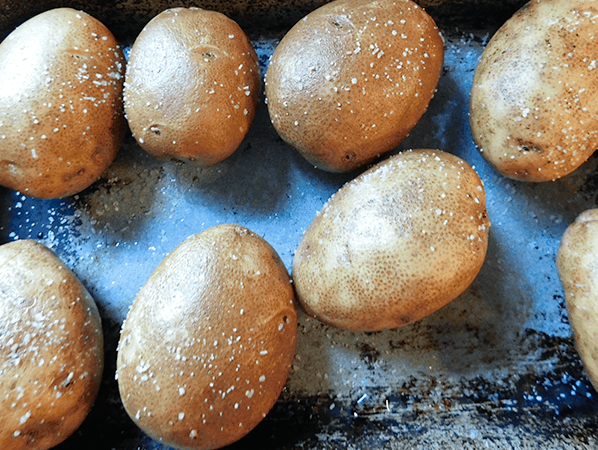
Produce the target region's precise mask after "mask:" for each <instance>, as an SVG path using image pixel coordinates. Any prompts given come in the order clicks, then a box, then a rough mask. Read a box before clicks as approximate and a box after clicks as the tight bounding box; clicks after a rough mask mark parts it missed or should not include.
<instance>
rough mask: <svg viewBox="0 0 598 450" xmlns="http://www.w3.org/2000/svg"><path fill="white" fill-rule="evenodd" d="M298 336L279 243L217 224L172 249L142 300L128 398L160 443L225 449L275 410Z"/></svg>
mask: <svg viewBox="0 0 598 450" xmlns="http://www.w3.org/2000/svg"><path fill="white" fill-rule="evenodd" d="M296 342H297V312H296V308H295V303H294V293H293V289H292V286H291V284H290V277H289V275H288V273H287V270H286V268H285V267H284V265H283V264H282V262H281V261H280V258H279V257H278V255H277V254H276V252H275V251H274V249H272V247H270V245H269V244H268V243H267V242H266V241H265V240H264V239H262V238H261V237H259V236H257V235H255V234H254V233H252V232H251V231H249V230H247V229H246V228H244V227H242V226H239V225H232V224H226V225H219V226H216V227H213V228H210V229H207V230H205V231H202V232H201V233H199V234H197V235H194V236H191V237H189V238H188V239H187V240H185V241H184V242H183V243H182V244H180V245H179V246H178V247H177V248H176V249H175V250H174V251H173V252H171V253H170V254H169V255H168V256H167V257H166V258H165V259H164V260H163V261H162V262H161V263H160V265H159V266H158V267H157V268H156V270H155V271H154V272H153V273H152V275H151V276H150V278H149V279H148V281H147V283H146V284H145V285H144V286H143V287H142V289H141V290H140V291H139V293H138V295H137V297H136V299H135V302H134V303H133V306H132V308H131V310H130V312H129V314H128V316H127V319H126V321H125V323H124V325H123V329H122V333H121V338H120V341H119V348H118V359H117V374H118V384H119V390H120V393H121V397H122V401H123V404H124V406H125V409H126V411H127V413H128V414H129V415H130V416H131V418H132V419H133V421H134V422H135V423H136V424H137V425H138V426H139V427H140V428H141V429H142V430H143V431H144V432H146V433H147V434H148V435H150V436H152V437H153V438H154V439H157V440H159V441H160V442H164V443H166V444H168V445H170V446H174V447H179V448H196V449H213V448H220V447H223V446H225V445H228V444H230V443H232V442H235V441H237V440H238V439H240V438H241V437H243V436H244V435H245V434H247V433H248V432H249V431H250V430H251V429H253V428H254V427H255V426H256V425H257V424H258V423H259V422H260V421H261V420H262V419H263V417H265V416H266V414H267V413H268V411H269V410H270V409H271V408H272V406H273V405H274V403H275V402H276V400H277V398H278V396H279V395H280V392H281V390H282V388H283V386H284V384H285V383H286V379H287V376H288V374H289V371H290V364H291V362H292V360H293V358H294V356H295V348H296Z"/></svg>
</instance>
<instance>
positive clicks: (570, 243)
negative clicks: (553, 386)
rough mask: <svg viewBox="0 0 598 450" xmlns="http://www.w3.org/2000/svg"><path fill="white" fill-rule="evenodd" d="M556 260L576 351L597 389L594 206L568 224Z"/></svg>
mask: <svg viewBox="0 0 598 450" xmlns="http://www.w3.org/2000/svg"><path fill="white" fill-rule="evenodd" d="M556 262H557V269H558V273H559V277H560V280H561V284H562V286H563V290H564V292H565V301H566V304H567V311H568V313H569V322H570V323H571V327H572V328H573V332H574V338H575V343H576V347H577V351H578V352H579V355H580V357H581V360H582V361H583V364H584V366H585V368H586V372H587V373H588V376H589V378H590V381H591V382H592V384H593V385H594V387H595V388H596V389H598V276H597V275H596V274H597V273H598V209H589V210H587V211H584V212H582V213H581V214H580V215H579V216H578V217H577V219H576V220H575V222H573V223H572V224H571V225H569V227H568V228H567V230H566V231H565V233H564V235H563V237H562V238H561V243H560V245H559V249H558V253H557V260H556Z"/></svg>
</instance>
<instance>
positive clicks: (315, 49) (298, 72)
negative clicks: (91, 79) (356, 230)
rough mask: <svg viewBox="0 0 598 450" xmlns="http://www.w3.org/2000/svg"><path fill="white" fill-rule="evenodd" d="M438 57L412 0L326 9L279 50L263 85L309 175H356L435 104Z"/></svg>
mask: <svg viewBox="0 0 598 450" xmlns="http://www.w3.org/2000/svg"><path fill="white" fill-rule="evenodd" d="M402 21H404V23H403V22H402ZM443 57H444V49H443V41H442V37H441V35H440V32H439V30H438V28H437V27H436V24H435V23H434V20H433V19H432V18H431V17H430V16H429V15H428V14H427V13H426V12H425V11H424V10H423V9H421V8H420V7H418V6H417V5H416V4H415V3H413V2H411V1H410V0H398V1H396V2H390V1H383V2H379V3H378V4H374V3H370V2H363V1H360V0H336V1H333V2H331V3H329V4H327V5H325V6H322V7H320V8H318V9H317V10H315V11H313V12H312V13H310V14H308V15H307V16H306V17H305V18H304V19H303V20H300V21H299V22H297V24H296V25H295V26H294V27H293V28H291V30H290V31H289V32H288V33H287V34H286V35H285V36H284V37H283V39H282V40H281V41H280V43H279V45H278V46H277V47H276V49H275V51H274V54H273V55H272V59H271V61H270V65H269V66H268V70H267V73H266V83H265V90H266V97H267V100H268V111H269V114H270V119H271V120H272V124H273V125H274V128H275V129H276V131H277V132H278V133H279V135H280V136H281V137H282V139H284V140H285V141H286V142H287V143H289V144H290V145H292V146H293V147H294V148H296V149H297V150H298V151H299V152H300V153H301V154H302V155H303V156H304V157H305V158H306V159H307V160H308V161H309V162H310V163H312V164H313V165H315V166H316V167H318V168H320V169H322V170H326V171H330V172H345V171H350V170H353V169H356V168H358V167H361V166H363V165H365V164H367V163H368V162H371V161H373V160H374V159H375V158H377V157H378V156H380V154H383V153H385V152H388V151H390V150H392V149H393V148H395V147H396V146H397V145H398V144H399V143H400V142H401V141H402V140H403V139H404V138H405V137H406V136H407V135H408V133H409V132H410V131H411V129H412V128H413V127H414V126H415V124H416V123H417V122H418V120H419V119H420V118H421V116H422V115H423V114H424V112H425V111H426V109H427V107H428V104H429V102H430V100H431V99H432V97H433V96H434V93H435V91H436V85H437V83H438V79H439V77H440V71H441V69H442V64H443Z"/></svg>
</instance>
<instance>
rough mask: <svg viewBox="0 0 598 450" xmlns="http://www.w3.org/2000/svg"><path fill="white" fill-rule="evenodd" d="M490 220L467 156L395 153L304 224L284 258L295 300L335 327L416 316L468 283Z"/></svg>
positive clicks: (372, 325) (399, 322) (389, 324)
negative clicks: (291, 255)
mask: <svg viewBox="0 0 598 450" xmlns="http://www.w3.org/2000/svg"><path fill="white" fill-rule="evenodd" d="M489 227H490V222H489V221H488V215H487V212H486V207H485V192H484V188H483V185H482V182H481V181H480V179H479V177H478V175H477V173H476V172H475V171H474V170H473V169H472V167H471V166H470V165H469V164H467V163H466V162H465V161H463V160H462V159H460V158H458V157H457V156H454V155H451V154H449V153H445V152H442V151H438V150H413V151H407V152H403V153H399V154H397V155H395V156H393V157H391V158H389V159H387V160H386V161H383V162H381V163H379V164H377V165H375V166H373V167H372V168H370V169H369V170H367V171H366V172H364V173H363V174H362V175H360V176H359V177H357V178H356V179H354V180H353V181H351V182H349V183H347V184H346V185H344V186H343V187H342V188H341V189H340V190H339V191H338V192H337V193H336V194H334V195H333V196H332V197H331V198H330V199H329V200H328V202H327V203H326V204H325V205H324V207H323V208H322V210H321V211H320V212H319V213H318V215H317V216H316V218H315V219H314V220H313V222H312V223H311V224H310V226H309V228H308V229H307V231H306V232H305V234H304V236H303V238H302V239H301V241H300V243H299V246H298V247H297V250H296V253H295V257H294V261H293V271H292V276H293V283H294V285H295V289H296V293H297V299H298V301H299V303H300V305H301V306H302V307H303V308H304V310H305V311H306V312H307V313H308V314H310V315H313V316H314V317H317V318H318V319H320V320H322V321H324V322H327V323H329V324H332V325H334V326H336V327H339V328H346V329H351V330H362V331H376V330H381V329H387V328H396V327H400V326H403V325H406V324H409V323H412V322H415V321H416V320H419V319H421V318H423V317H425V316H427V315H429V314H431V313H432V312H434V311H436V310H438V309H439V308H441V307H442V306H444V305H446V304H447V303H449V302H450V301H452V300H453V299H455V298H456V297H457V296H458V295H459V294H461V293H462V292H463V291H464V290H465V289H466V288H467V287H468V286H469V285H470V284H471V282H472V281H473V280H474V278H475V277H476V276H477V274H478V272H479V270H480V268H481V267H482V264H483V262H484V258H485V256H486V249H487V246H488V231H489Z"/></svg>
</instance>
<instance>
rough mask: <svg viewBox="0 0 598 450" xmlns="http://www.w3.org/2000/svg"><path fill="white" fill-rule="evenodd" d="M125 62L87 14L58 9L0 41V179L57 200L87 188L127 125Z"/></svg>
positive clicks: (110, 37)
mask: <svg viewBox="0 0 598 450" xmlns="http://www.w3.org/2000/svg"><path fill="white" fill-rule="evenodd" d="M124 72H125V59H124V55H123V53H122V50H121V49H120V47H119V45H118V43H117V42H116V40H115V38H114V36H113V35H112V34H111V33H110V31H109V30H108V29H107V28H106V27H105V26H104V25H102V24H101V23H100V22H99V21H97V20H96V19H94V18H93V17H91V16H89V15H88V14H85V13H84V12H81V11H76V10H74V9H71V8H57V9H53V10H50V11H46V12H44V13H42V14H39V15H38V16H35V17H33V18H32V19H30V20H28V21H27V22H25V23H23V24H22V25H21V26H19V27H18V28H17V29H16V30H14V31H13V32H12V33H11V34H10V35H9V36H8V37H7V38H6V39H5V40H4V41H3V42H2V44H1V45H0V85H1V86H2V89H0V184H2V185H4V186H6V187H9V188H11V189H16V190H18V191H21V192H22V193H24V194H27V195H29V196H32V197H40V198H58V197H66V196H69V195H73V194H76V193H77V192H80V191H82V190H84V189H85V188H87V187H89V186H90V185H91V184H92V183H93V182H94V181H96V180H97V179H98V178H99V177H100V175H101V174H102V173H103V172H104V171H105V170H106V169H107V168H108V166H109V165H110V164H111V163H112V161H113V160H114V158H115V156H116V154H117V152H118V150H119V148H120V145H121V143H122V139H123V136H124V131H125V129H126V128H125V127H126V121H125V119H124V113H123V107H122V88H123V80H124Z"/></svg>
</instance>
